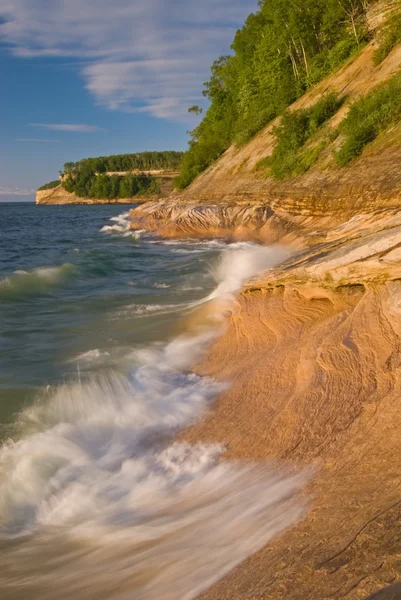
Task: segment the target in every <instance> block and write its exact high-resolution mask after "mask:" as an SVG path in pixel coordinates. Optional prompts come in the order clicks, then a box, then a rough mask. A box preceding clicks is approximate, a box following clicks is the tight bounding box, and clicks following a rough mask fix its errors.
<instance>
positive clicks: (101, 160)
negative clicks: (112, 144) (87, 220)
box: [61, 150, 184, 175]
mask: <svg viewBox="0 0 401 600" xmlns="http://www.w3.org/2000/svg"><path fill="white" fill-rule="evenodd" d="M183 154H184V153H183V152H178V151H176V150H167V151H163V152H138V153H136V154H115V155H111V156H98V157H96V158H83V159H82V160H79V161H77V162H67V163H65V165H64V171H63V172H62V173H61V174H64V175H70V174H74V173H75V172H77V171H79V170H82V169H85V170H86V169H90V170H92V171H93V172H94V173H106V172H118V171H150V170H172V171H174V170H177V169H179V167H180V165H181V161H182V157H183Z"/></svg>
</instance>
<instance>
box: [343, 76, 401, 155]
mask: <svg viewBox="0 0 401 600" xmlns="http://www.w3.org/2000/svg"><path fill="white" fill-rule="evenodd" d="M400 120H401V73H398V74H397V75H395V76H394V77H392V78H391V79H390V80H389V81H388V82H386V83H384V84H382V85H379V86H378V87H376V88H374V89H373V90H372V91H371V92H369V93H368V94H366V95H365V96H362V97H361V98H359V99H358V100H356V102H354V103H353V104H352V106H351V108H350V110H349V112H348V115H347V116H346V118H345V119H344V120H343V122H342V123H341V125H340V133H342V134H343V136H344V138H345V139H344V142H343V144H342V146H341V148H340V150H339V151H338V152H337V153H336V154H335V158H336V161H337V163H338V164H339V165H347V164H348V163H349V162H351V160H353V159H354V158H356V157H357V156H359V155H360V154H361V153H362V151H363V149H364V148H365V146H367V144H369V143H370V142H372V141H373V140H374V139H375V138H376V137H377V136H378V135H379V134H380V133H381V132H382V131H385V130H386V129H388V128H389V127H391V126H392V125H395V124H396V123H398V122H399V121H400Z"/></svg>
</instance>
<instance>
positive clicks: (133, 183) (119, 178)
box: [62, 169, 160, 200]
mask: <svg viewBox="0 0 401 600" xmlns="http://www.w3.org/2000/svg"><path fill="white" fill-rule="evenodd" d="M62 185H63V187H64V189H65V190H66V191H67V192H73V193H75V194H76V195H77V196H79V197H80V198H100V199H109V200H112V199H116V198H133V197H135V196H149V195H153V194H154V195H156V194H159V193H160V186H159V183H158V182H157V180H156V179H155V178H154V177H149V176H147V175H144V174H141V175H111V176H109V175H107V174H106V173H99V174H96V173H93V172H92V171H90V170H89V169H82V170H80V171H78V172H77V173H75V175H74V176H72V175H71V174H70V175H68V176H67V177H66V179H64V181H63V183H62Z"/></svg>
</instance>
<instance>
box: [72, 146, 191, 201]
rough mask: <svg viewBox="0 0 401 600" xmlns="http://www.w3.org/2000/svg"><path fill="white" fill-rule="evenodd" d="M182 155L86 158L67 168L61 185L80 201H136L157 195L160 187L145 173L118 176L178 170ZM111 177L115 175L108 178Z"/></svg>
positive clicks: (167, 153)
mask: <svg viewBox="0 0 401 600" xmlns="http://www.w3.org/2000/svg"><path fill="white" fill-rule="evenodd" d="M183 154H184V153H183V152H176V151H173V150H172V151H168V152H141V153H139V154H118V155H114V156H99V157H97V158H85V159H83V160H80V161H78V162H75V163H74V162H67V163H65V165H64V172H63V175H64V179H63V181H62V185H63V187H64V189H65V190H66V191H67V192H73V193H75V194H76V195H77V196H79V197H80V198H100V199H110V200H111V199H116V198H133V197H135V196H146V195H156V194H159V193H160V185H159V183H158V180H157V179H155V178H154V177H151V176H147V175H145V174H144V173H140V174H135V175H134V174H131V173H129V174H126V175H119V174H118V173H119V172H121V171H140V170H149V171H151V170H169V169H177V168H178V166H179V165H180V163H181V160H182V156H183ZM108 173H112V174H111V175H108Z"/></svg>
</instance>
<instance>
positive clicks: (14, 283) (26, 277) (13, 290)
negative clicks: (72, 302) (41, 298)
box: [0, 263, 75, 300]
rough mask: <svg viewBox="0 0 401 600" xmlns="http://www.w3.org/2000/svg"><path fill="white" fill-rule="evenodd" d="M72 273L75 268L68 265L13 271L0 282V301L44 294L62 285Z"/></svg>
mask: <svg viewBox="0 0 401 600" xmlns="http://www.w3.org/2000/svg"><path fill="white" fill-rule="evenodd" d="M74 273H75V267H74V265H71V264H69V263H65V264H63V265H61V266H59V267H38V268H37V269H33V270H32V271H14V273H13V274H12V275H9V276H8V277H5V278H4V279H2V280H0V300H1V299H5V300H10V299H12V300H17V299H21V298H24V297H30V296H35V295H37V294H42V293H46V292H48V291H50V290H51V288H54V287H57V286H59V285H61V284H63V283H64V282H65V281H66V280H67V279H68V278H70V277H72V276H73V275H74Z"/></svg>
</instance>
